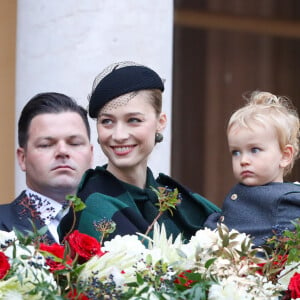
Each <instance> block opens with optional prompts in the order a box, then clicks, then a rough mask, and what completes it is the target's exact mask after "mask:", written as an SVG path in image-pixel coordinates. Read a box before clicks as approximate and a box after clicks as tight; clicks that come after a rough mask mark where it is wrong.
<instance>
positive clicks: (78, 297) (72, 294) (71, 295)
mask: <svg viewBox="0 0 300 300" xmlns="http://www.w3.org/2000/svg"><path fill="white" fill-rule="evenodd" d="M65 297H66V299H70V300H75V299H76V300H88V299H89V298H88V297H87V296H85V295H84V294H80V295H77V291H76V290H71V291H70V292H69V293H68V294H67V295H66V296H65Z"/></svg>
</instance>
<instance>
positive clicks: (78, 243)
mask: <svg viewBox="0 0 300 300" xmlns="http://www.w3.org/2000/svg"><path fill="white" fill-rule="evenodd" d="M67 241H68V242H69V244H70V247H71V249H72V250H73V251H74V252H75V253H76V254H78V256H79V258H81V259H83V260H84V261H87V260H89V259H90V258H91V257H93V256H95V255H99V256H102V255H103V254H104V253H103V252H102V251H101V245H100V243H99V242H98V241H97V239H95V238H94V237H92V236H89V235H87V234H84V233H80V232H79V231H78V230H75V231H73V232H72V233H71V234H70V235H69V236H68V238H67Z"/></svg>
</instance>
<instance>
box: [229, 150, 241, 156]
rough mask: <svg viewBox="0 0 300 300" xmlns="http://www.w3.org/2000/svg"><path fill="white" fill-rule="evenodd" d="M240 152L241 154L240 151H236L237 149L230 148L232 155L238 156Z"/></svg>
mask: <svg viewBox="0 0 300 300" xmlns="http://www.w3.org/2000/svg"><path fill="white" fill-rule="evenodd" d="M240 154H241V152H240V151H238V150H232V151H231V155H232V156H239V155H240Z"/></svg>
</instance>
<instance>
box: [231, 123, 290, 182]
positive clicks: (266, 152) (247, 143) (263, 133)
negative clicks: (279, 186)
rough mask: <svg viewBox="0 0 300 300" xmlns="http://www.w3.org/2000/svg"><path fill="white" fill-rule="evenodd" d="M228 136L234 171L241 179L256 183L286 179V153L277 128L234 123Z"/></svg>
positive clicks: (241, 180) (239, 179)
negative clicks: (281, 145)
mask: <svg viewBox="0 0 300 300" xmlns="http://www.w3.org/2000/svg"><path fill="white" fill-rule="evenodd" d="M227 138H228V145H229V151H230V153H231V155H232V167H233V173H234V176H235V178H236V179H237V180H238V181H239V182H240V183H243V184H245V185H249V186H253V185H264V184H267V183H270V182H283V171H284V167H285V165H284V156H283V153H282V151H281V150H280V147H279V142H278V137H277V135H276V132H275V130H274V128H272V127H271V126H269V125H266V126H263V125H260V124H253V126H252V127H251V129H250V128H245V127H241V126H238V125H233V127H232V128H231V129H230V131H229V132H228V137H227Z"/></svg>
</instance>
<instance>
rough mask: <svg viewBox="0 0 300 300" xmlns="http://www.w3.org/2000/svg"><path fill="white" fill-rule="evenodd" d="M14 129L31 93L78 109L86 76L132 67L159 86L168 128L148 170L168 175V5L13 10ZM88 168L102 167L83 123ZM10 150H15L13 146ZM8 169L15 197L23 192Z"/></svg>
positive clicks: (32, 1) (115, 1) (24, 4)
mask: <svg viewBox="0 0 300 300" xmlns="http://www.w3.org/2000/svg"><path fill="white" fill-rule="evenodd" d="M17 19H18V23H17V72H16V122H17V120H18V117H19V115H20V111H21V109H22V108H23V106H24V105H25V103H26V102H27V101H28V100H29V99H30V98H31V97H32V96H33V95H35V94H36V93H39V92H49V91H55V92H62V93H65V94H67V95H69V96H71V97H73V98H75V99H76V100H77V101H78V102H79V103H81V104H82V105H83V106H84V107H86V106H87V104H88V101H87V95H88V94H89V93H90V90H91V86H92V81H93V79H94V77H95V76H96V75H97V74H98V73H99V72H100V71H101V70H102V69H103V68H104V67H106V66H107V65H108V64H110V63H113V62H117V61H122V60H133V61H136V62H139V63H142V64H145V65H147V66H149V67H151V68H153V69H154V70H156V71H157V72H158V73H159V74H160V76H161V77H163V78H165V79H166V83H165V84H166V89H165V92H164V98H163V101H164V111H165V112H166V113H167V115H168V127H167V129H166V130H165V132H164V135H165V139H164V142H163V143H161V144H158V145H157V146H156V149H155V150H154V152H153V154H152V155H151V158H150V161H149V165H150V167H151V168H152V169H153V171H154V173H155V174H157V173H158V172H164V173H167V174H168V173H169V171H170V143H171V138H170V136H171V91H172V44H173V43H172V38H173V1H172V0H163V1H162V0H151V1H150V0H121V1H120V0H86V1H79V0H64V1H60V0H51V1H49V0H39V1H36V0H19V1H18V11H17ZM91 127H92V142H93V144H94V148H95V151H94V152H95V159H94V165H100V164H103V163H104V162H105V161H106V160H105V158H104V157H103V154H102V153H101V150H100V148H99V145H98V144H97V142H96V124H95V121H93V120H91ZM16 145H17V144H16ZM24 177H25V176H24V174H23V173H22V172H21V171H20V169H19V166H18V164H17V163H16V177H15V180H16V194H18V193H19V192H20V191H21V190H22V189H23V188H24V187H25V178H24Z"/></svg>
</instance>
